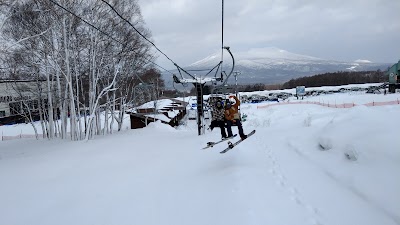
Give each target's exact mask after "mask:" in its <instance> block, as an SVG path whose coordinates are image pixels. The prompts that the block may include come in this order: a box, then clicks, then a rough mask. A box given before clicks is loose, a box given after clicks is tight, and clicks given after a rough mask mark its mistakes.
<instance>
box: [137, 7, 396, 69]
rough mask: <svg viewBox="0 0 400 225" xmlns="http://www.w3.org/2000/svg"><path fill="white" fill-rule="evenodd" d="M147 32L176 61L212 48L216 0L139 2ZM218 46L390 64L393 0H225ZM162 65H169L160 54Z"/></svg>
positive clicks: (204, 53)
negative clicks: (273, 49)
mask: <svg viewBox="0 0 400 225" xmlns="http://www.w3.org/2000/svg"><path fill="white" fill-rule="evenodd" d="M138 2H139V5H140V7H141V10H142V15H143V19H144V20H145V23H146V26H147V28H148V29H150V31H151V33H152V38H153V40H154V42H155V44H156V45H157V47H159V48H160V49H161V50H162V51H163V52H164V53H166V54H167V55H168V56H169V57H170V58H171V59H172V60H174V61H175V62H176V63H177V64H178V65H180V66H186V65H189V64H191V63H193V62H195V61H197V60H200V59H202V58H204V57H206V56H209V55H211V54H213V53H215V52H217V51H220V49H221V44H222V40H221V39H222V27H221V26H222V25H221V23H222V22H221V21H222V0H219V1H218V0H139V1H138ZM224 4H225V10H224V45H225V46H230V48H231V51H232V53H233V54H235V51H246V50H248V49H251V48H264V47H277V48H280V49H284V50H287V51H289V52H293V53H297V54H303V55H309V56H314V57H318V58H323V59H332V60H340V61H354V60H357V59H366V60H370V61H372V62H389V63H391V62H393V63H394V62H397V61H398V60H399V59H400V0H225V1H224ZM157 62H158V63H160V65H162V66H165V67H166V68H167V69H171V68H174V66H173V65H172V63H169V61H168V60H167V59H166V58H165V57H164V56H160V57H159V59H158V60H157Z"/></svg>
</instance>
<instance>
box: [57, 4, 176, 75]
mask: <svg viewBox="0 0 400 225" xmlns="http://www.w3.org/2000/svg"><path fill="white" fill-rule="evenodd" d="M49 1H50V2H52V3H53V4H55V5H57V6H58V7H60V8H61V9H63V10H64V11H66V12H68V13H70V14H71V15H73V16H75V17H76V18H78V19H79V20H81V21H82V22H84V23H85V24H87V25H89V26H90V27H92V28H94V29H95V30H97V31H99V32H100V33H102V34H104V35H106V36H107V37H109V38H110V39H111V40H113V41H115V42H118V43H119V44H121V45H125V44H124V43H122V42H121V41H119V40H117V39H115V38H114V37H112V36H111V35H110V34H108V33H106V32H104V31H102V30H100V29H99V28H97V27H96V26H94V25H93V24H91V23H89V22H87V21H86V20H84V19H83V18H82V17H80V16H78V15H76V14H75V13H73V12H72V11H71V10H68V9H67V8H65V7H64V6H62V5H60V4H58V3H57V2H55V1H53V0H49ZM143 59H144V60H146V61H147V62H148V63H152V64H154V65H155V66H157V67H159V68H161V69H163V70H165V71H166V72H168V73H171V74H173V73H172V72H170V71H169V70H167V69H165V68H164V67H162V66H160V65H158V64H157V63H155V62H153V61H151V60H149V59H146V58H143Z"/></svg>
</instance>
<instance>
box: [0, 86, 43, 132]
mask: <svg viewBox="0 0 400 225" xmlns="http://www.w3.org/2000/svg"><path fill="white" fill-rule="evenodd" d="M45 84H46V82H44V81H30V80H0V125H5V124H15V123H21V122H25V121H26V119H27V115H28V114H27V113H28V112H30V113H31V115H32V117H33V119H34V120H37V119H38V117H39V101H38V99H39V97H38V96H43V93H41V92H40V91H39V90H40V88H45ZM42 92H43V91H42ZM42 99H43V100H44V101H46V99H44V98H42Z"/></svg>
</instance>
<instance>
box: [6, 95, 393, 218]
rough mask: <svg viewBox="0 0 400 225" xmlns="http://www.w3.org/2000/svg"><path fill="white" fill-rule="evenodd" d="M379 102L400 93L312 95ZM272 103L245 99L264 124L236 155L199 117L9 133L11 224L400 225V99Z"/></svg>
mask: <svg viewBox="0 0 400 225" xmlns="http://www.w3.org/2000/svg"><path fill="white" fill-rule="evenodd" d="M377 98H379V100H381V99H383V100H387V101H391V100H396V99H400V95H399V94H391V95H373V94H354V93H353V94H351V93H341V94H332V95H322V96H316V97H312V98H309V99H308V100H310V101H318V100H323V101H324V102H328V101H331V102H334V101H335V100H336V101H339V100H338V99H340V101H346V100H349V102H351V101H352V102H355V103H360V104H363V103H366V102H372V101H377V100H376V99H377ZM291 101H296V100H294V99H292V100H291ZM265 104H267V103H259V104H243V105H242V113H245V114H247V115H248V119H247V121H246V122H244V124H243V125H244V131H245V132H250V131H251V130H253V129H256V130H257V132H256V134H255V135H254V136H252V137H250V138H249V139H247V140H245V141H244V142H242V143H241V144H240V145H238V146H236V147H235V148H234V149H232V150H231V151H229V152H228V153H226V154H220V153H219V151H220V150H222V149H224V148H225V147H226V143H221V144H220V145H217V146H215V147H213V148H210V149H207V150H201V148H202V147H204V146H205V145H206V143H207V142H208V141H216V140H219V139H220V136H219V135H220V134H219V131H218V128H216V129H215V130H214V131H213V132H210V131H207V132H206V134H205V135H202V136H197V128H196V124H195V121H187V123H186V124H185V125H183V126H181V127H179V128H178V129H174V128H171V127H169V126H167V125H164V124H161V123H153V124H150V125H149V126H148V127H146V128H144V129H138V130H129V129H125V130H124V131H122V132H119V133H116V134H113V135H109V136H102V137H96V139H95V140H91V141H88V142H71V141H63V140H38V141H37V140H32V139H20V140H12V141H2V142H0V181H1V183H0V224H7V225H27V224H29V225H35V224H36V225H54V224H58V225H64V224H65V225H70V224H74V225H88V224H93V225H103V224H104V225H106V224H107V225H112V224H115V225H132V224H140V225H160V224H174V225H188V224H190V225H205V224H207V225H221V224H229V225H243V224H246V225H265V224H273V225H355V224H362V225H376V224H384V225H395V224H400V177H399V175H398V171H400V151H399V147H398V137H399V127H400V120H399V119H398V116H399V115H400V105H390V106H379V107H367V106H362V105H360V106H356V107H353V108H347V109H336V108H328V107H322V106H319V105H312V104H310V105H307V104H302V105H280V106H272V107H268V108H259V109H258V108H257V106H262V105H265ZM1 129H2V132H7V127H1ZM10 129H20V130H23V129H29V127H25V128H24V125H21V126H20V127H10ZM233 131H234V133H236V132H237V129H236V127H233ZM237 139H238V138H237ZM321 146H322V147H323V148H324V149H322V147H321ZM345 154H347V155H349V156H351V157H353V156H354V157H355V158H352V159H353V160H349V159H348V158H347V157H346V156H345ZM351 157H350V158H351ZM354 159H356V160H354Z"/></svg>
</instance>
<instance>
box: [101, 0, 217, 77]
mask: <svg viewBox="0 0 400 225" xmlns="http://www.w3.org/2000/svg"><path fill="white" fill-rule="evenodd" d="M101 1H102V2H104V3H106V4H107V5H108V6H109V7H110V8H111V10H112V11H114V12H115V13H116V14H117V15H118V16H119V17H120V18H121V19H122V20H124V21H125V22H126V23H128V24H129V25H130V26H131V27H132V28H133V29H134V30H135V31H136V32H137V33H138V34H139V35H140V36H141V37H143V38H144V39H145V40H146V41H147V42H149V43H150V44H151V45H153V46H154V48H155V49H157V51H159V52H160V53H161V54H162V55H164V56H165V57H166V58H167V59H168V60H169V61H171V62H172V63H173V64H174V65H175V66H176V67H177V68H178V71H179V70H182V71H184V72H185V73H186V74H188V75H189V76H191V77H192V78H195V77H194V76H193V75H191V74H190V73H188V72H187V71H186V70H184V69H183V68H182V67H180V66H178V64H176V63H175V62H174V61H173V60H172V59H171V58H169V57H168V56H167V55H166V54H165V53H164V52H163V51H161V50H160V49H159V48H158V47H157V46H156V45H155V44H154V43H153V42H152V41H150V40H149V39H148V38H147V37H146V36H145V35H143V34H142V33H141V32H140V31H139V30H137V29H136V27H135V26H133V24H132V23H131V22H129V20H127V19H125V18H124V17H123V16H122V15H121V14H120V13H119V12H118V11H117V10H116V9H115V8H114V7H113V6H112V5H111V4H110V3H108V2H107V1H105V0H101ZM222 4H223V3H222ZM222 45H223V43H222ZM222 50H223V49H222ZM220 64H221V63H219V64H218V65H217V66H219V65H220ZM217 66H215V67H217ZM215 67H214V68H215Z"/></svg>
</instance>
